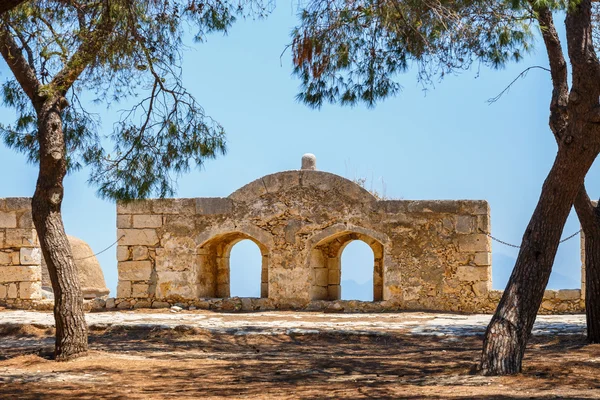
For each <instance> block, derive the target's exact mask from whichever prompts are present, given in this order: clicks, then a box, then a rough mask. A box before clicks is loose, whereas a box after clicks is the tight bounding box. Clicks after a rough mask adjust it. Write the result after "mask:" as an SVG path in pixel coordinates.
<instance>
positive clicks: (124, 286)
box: [117, 280, 131, 299]
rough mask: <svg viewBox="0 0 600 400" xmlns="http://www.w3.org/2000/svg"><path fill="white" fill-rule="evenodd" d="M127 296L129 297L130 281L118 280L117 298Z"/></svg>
mask: <svg viewBox="0 0 600 400" xmlns="http://www.w3.org/2000/svg"><path fill="white" fill-rule="evenodd" d="M128 297H131V282H130V281H121V280H119V283H118V284H117V298H119V299H124V298H125V299H126V298H128Z"/></svg>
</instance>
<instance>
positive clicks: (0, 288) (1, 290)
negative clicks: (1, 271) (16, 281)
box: [0, 285, 7, 299]
mask: <svg viewBox="0 0 600 400" xmlns="http://www.w3.org/2000/svg"><path fill="white" fill-rule="evenodd" d="M6 295H7V290H6V286H5V285H0V299H5V298H6Z"/></svg>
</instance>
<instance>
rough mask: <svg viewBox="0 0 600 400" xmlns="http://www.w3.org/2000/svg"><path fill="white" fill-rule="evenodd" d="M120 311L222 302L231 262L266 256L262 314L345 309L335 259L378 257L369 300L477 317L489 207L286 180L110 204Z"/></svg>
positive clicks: (314, 174) (487, 276)
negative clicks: (246, 248) (254, 253)
mask: <svg viewBox="0 0 600 400" xmlns="http://www.w3.org/2000/svg"><path fill="white" fill-rule="evenodd" d="M117 225H118V236H119V237H121V239H120V241H119V246H118V249H117V257H118V261H119V267H118V268H119V285H118V290H117V298H118V299H119V300H120V301H119V302H122V301H126V303H125V304H124V305H123V306H122V307H123V308H126V307H127V306H128V304H129V305H133V304H134V303H135V304H140V303H141V305H144V306H147V305H151V304H152V302H159V303H165V302H169V303H173V302H187V303H189V304H193V303H194V302H195V300H197V301H196V303H198V302H203V301H204V300H201V299H208V298H228V297H229V252H230V251H231V248H232V247H233V245H234V244H235V243H237V242H238V241H240V240H243V239H249V240H252V241H253V242H255V243H256V244H257V246H258V247H259V249H260V250H261V253H262V258H263V261H262V264H263V269H262V274H261V276H262V288H261V297H263V300H262V301H256V304H257V307H259V308H260V307H264V308H278V307H285V308H287V307H291V308H303V307H306V306H308V305H309V304H313V305H314V304H315V303H318V302H320V301H321V302H323V301H325V302H327V301H337V300H339V299H340V292H341V288H340V280H341V277H340V263H341V252H342V251H343V249H344V247H345V246H346V245H347V244H348V243H349V242H351V241H353V240H362V241H364V242H365V243H367V244H368V245H369V246H370V247H371V249H372V250H373V254H374V260H373V264H372V265H367V266H365V268H369V269H371V270H372V271H373V284H374V287H373V292H374V301H377V302H382V304H383V305H382V306H381V307H388V306H391V305H393V306H394V307H399V308H401V309H407V310H423V309H425V310H451V311H467V312H475V311H480V310H481V309H482V307H484V305H485V303H486V302H487V301H488V292H489V291H490V289H491V244H490V240H489V237H488V236H486V233H488V232H489V230H490V218H489V207H488V204H487V202H485V201H464V200H459V201H409V200H377V199H376V198H375V197H373V196H372V195H371V194H370V193H369V192H367V191H366V190H364V189H363V188H361V187H360V186H358V185H356V184H354V183H353V182H350V181H348V180H347V179H344V178H341V177H339V176H336V175H333V174H329V173H326V172H320V171H308V170H301V171H287V172H282V173H278V174H273V175H269V176H266V177H263V178H260V179H258V180H257V181H254V182H252V183H250V184H248V185H246V186H244V187H243V188H241V189H239V190H238V191H236V192H234V193H233V194H232V195H230V196H229V197H227V198H198V199H161V200H146V201H138V202H133V203H128V204H119V205H118V206H117Z"/></svg>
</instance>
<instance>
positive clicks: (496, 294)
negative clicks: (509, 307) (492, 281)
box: [488, 290, 504, 301]
mask: <svg viewBox="0 0 600 400" xmlns="http://www.w3.org/2000/svg"><path fill="white" fill-rule="evenodd" d="M503 292H504V291H503V290H490V291H489V293H488V296H489V298H490V300H495V301H497V300H500V299H501V298H502V293H503Z"/></svg>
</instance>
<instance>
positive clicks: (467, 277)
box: [456, 266, 489, 282]
mask: <svg viewBox="0 0 600 400" xmlns="http://www.w3.org/2000/svg"><path fill="white" fill-rule="evenodd" d="M488 270H489V268H486V267H471V266H460V267H458V268H457V269H456V278H457V279H458V280H459V281H464V282H478V281H487V280H488V278H489V271H488Z"/></svg>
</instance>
